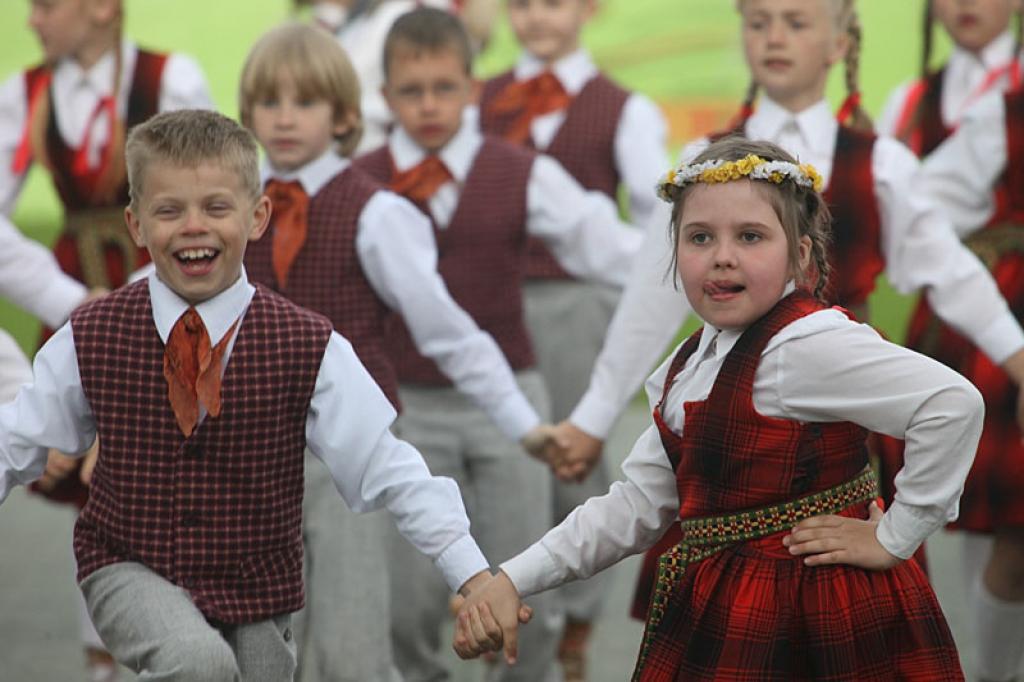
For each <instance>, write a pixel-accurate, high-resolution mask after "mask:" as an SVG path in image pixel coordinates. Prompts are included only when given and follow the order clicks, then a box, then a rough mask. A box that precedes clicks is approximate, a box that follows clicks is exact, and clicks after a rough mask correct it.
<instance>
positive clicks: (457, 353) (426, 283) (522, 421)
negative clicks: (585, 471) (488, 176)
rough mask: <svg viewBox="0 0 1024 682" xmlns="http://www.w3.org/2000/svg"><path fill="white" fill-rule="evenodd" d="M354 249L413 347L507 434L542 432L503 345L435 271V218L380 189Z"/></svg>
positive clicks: (521, 435) (521, 436) (361, 223)
mask: <svg viewBox="0 0 1024 682" xmlns="http://www.w3.org/2000/svg"><path fill="white" fill-rule="evenodd" d="M356 249H357V250H358V253H359V261H360V264H361V265H362V267H363V271H364V272H365V273H366V278H367V280H369V282H370V284H371V286H373V289H374V291H375V292H376V293H377V295H378V296H380V298H381V300H383V301H384V302H385V303H387V304H388V306H390V307H391V308H392V309H393V310H395V311H397V312H398V313H399V314H400V315H401V316H402V319H403V320H404V321H405V323H406V326H407V327H408V328H409V332H410V333H411V334H412V338H413V340H414V341H415V343H416V348H417V349H418V350H419V351H420V352H421V353H422V354H423V355H425V356H427V357H429V358H430V359H431V360H433V361H434V362H436V363H437V365H438V367H439V368H440V369H441V371H442V372H443V373H444V374H445V376H447V377H448V378H449V379H451V380H452V382H453V383H454V384H455V387H456V388H457V389H458V390H459V391H460V392H461V393H463V394H465V395H467V396H469V397H470V398H471V399H472V400H473V401H474V402H475V403H476V404H477V405H479V406H480V408H481V409H483V410H484V411H485V412H486V413H487V414H488V415H489V416H490V417H491V419H492V420H493V421H494V422H495V424H497V425H498V427H499V428H500V429H501V430H502V432H503V433H505V435H507V436H508V437H509V438H511V439H512V440H515V441H522V440H523V439H524V438H526V437H527V436H529V435H533V436H534V437H539V436H540V434H539V433H535V432H534V431H535V430H536V429H537V427H538V426H539V425H540V417H539V416H538V415H537V412H536V411H535V410H534V408H533V406H531V405H530V403H529V401H527V399H526V397H525V396H524V395H523V393H522V391H520V390H519V386H518V384H516V380H515V376H514V375H513V373H512V369H511V368H510V367H509V365H508V361H507V360H506V359H505V356H504V354H503V353H502V352H501V349H500V348H499V347H498V344H497V343H495V342H494V339H493V338H491V336H490V335H489V334H487V333H486V332H484V331H482V330H481V329H480V328H479V327H478V326H477V325H476V323H475V322H474V321H473V318H472V317H470V316H469V314H468V313H466V311H464V310H463V309H462V308H460V307H459V305H458V304H457V303H456V302H455V301H454V300H453V299H452V297H451V294H450V293H449V292H448V288H447V287H446V286H445V283H444V279H442V277H441V275H440V273H438V271H437V242H436V240H435V238H434V232H433V228H432V227H431V224H430V221H429V220H428V219H427V218H426V217H425V216H424V215H423V214H422V213H420V211H419V210H417V209H416V207H415V206H413V205H412V204H411V203H409V202H408V201H406V200H405V199H403V198H401V197H399V196H397V195H394V194H392V193H390V192H378V193H377V194H375V195H374V197H373V198H372V199H371V200H370V202H369V203H368V204H367V206H366V208H365V209H364V210H363V214H362V215H361V216H360V218H359V231H358V234H357V236H356Z"/></svg>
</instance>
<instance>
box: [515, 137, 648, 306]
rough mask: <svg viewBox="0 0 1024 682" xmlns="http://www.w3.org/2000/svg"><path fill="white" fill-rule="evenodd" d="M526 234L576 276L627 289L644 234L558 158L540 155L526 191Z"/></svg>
mask: <svg viewBox="0 0 1024 682" xmlns="http://www.w3.org/2000/svg"><path fill="white" fill-rule="evenodd" d="M526 203H527V218H526V221H527V230H528V231H529V233H530V234H531V235H533V236H535V237H539V238H540V239H543V240H544V242H545V244H547V246H548V248H550V249H551V253H552V254H554V256H555V258H556V259H557V260H558V262H559V264H560V265H561V266H562V267H564V268H565V269H566V270H568V271H569V272H571V273H572V274H573V275H575V276H577V277H581V278H584V279H590V280H594V281H597V282H600V283H602V284H609V285H611V286H614V287H617V288H620V289H621V288H622V287H624V286H625V285H626V282H627V281H628V278H629V270H630V266H631V265H632V262H633V257H634V256H635V255H636V252H637V250H638V249H639V248H640V243H641V241H642V240H643V234H642V233H641V232H640V230H637V229H636V228H634V227H632V226H630V225H627V224H626V223H623V222H622V221H620V220H619V216H618V210H617V209H616V207H615V204H614V203H613V202H612V201H611V200H610V199H609V198H608V197H607V196H605V195H604V194H601V193H600V192H588V191H586V190H585V189H583V187H581V186H580V184H579V183H578V182H576V180H575V179H574V178H573V177H572V176H571V175H569V173H568V172H567V171H566V170H565V169H564V168H562V166H561V165H559V163H558V162H557V161H555V160H554V159H552V158H551V157H548V156H544V155H539V156H538V157H537V158H536V160H535V161H534V162H533V168H532V169H531V171H530V179H529V185H528V187H527V191H526Z"/></svg>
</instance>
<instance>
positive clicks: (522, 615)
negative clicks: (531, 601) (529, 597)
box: [519, 604, 533, 625]
mask: <svg viewBox="0 0 1024 682" xmlns="http://www.w3.org/2000/svg"><path fill="white" fill-rule="evenodd" d="M531 618H533V609H532V608H530V607H529V606H527V605H526V604H522V605H521V606H520V607H519V622H520V623H522V624H523V625H526V624H527V623H529V622H530V619H531Z"/></svg>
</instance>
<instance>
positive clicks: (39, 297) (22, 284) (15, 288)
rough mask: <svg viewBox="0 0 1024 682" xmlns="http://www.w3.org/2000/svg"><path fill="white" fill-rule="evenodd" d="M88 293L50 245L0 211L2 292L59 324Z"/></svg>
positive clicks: (47, 320)
mask: <svg viewBox="0 0 1024 682" xmlns="http://www.w3.org/2000/svg"><path fill="white" fill-rule="evenodd" d="M85 295H86V289H85V287H84V286H82V284H81V283H80V282H78V281H77V280H75V279H73V278H71V277H69V276H68V275H66V274H64V272H63V271H62V270H61V269H60V266H59V265H58V264H57V259H55V258H54V257H53V253H52V252H51V251H50V250H49V249H47V248H46V247H44V246H43V245H42V244H40V243H39V242H37V241H35V240H34V239H29V238H28V237H26V236H25V235H23V234H22V233H21V232H19V231H18V228H16V227H15V226H14V225H13V224H12V223H11V221H9V220H8V219H7V218H6V217H5V216H3V215H0V296H3V297H4V298H6V299H8V300H10V301H11V302H12V303H14V304H15V305H17V306H18V307H20V308H23V309H25V310H26V311H28V312H29V313H31V314H32V315H34V316H36V317H38V318H39V319H40V320H42V321H43V322H44V323H45V324H46V325H47V326H49V327H51V328H56V327H59V326H60V325H62V324H64V322H65V321H66V320H67V319H68V316H69V315H70V314H71V311H72V310H74V309H75V307H76V306H77V305H78V304H79V303H81V302H82V300H83V299H84V298H85Z"/></svg>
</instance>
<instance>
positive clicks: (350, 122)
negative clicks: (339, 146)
mask: <svg viewBox="0 0 1024 682" xmlns="http://www.w3.org/2000/svg"><path fill="white" fill-rule="evenodd" d="M359 116H360V114H359V113H358V112H356V111H351V110H350V111H346V112H345V113H343V114H342V115H341V116H337V117H336V118H335V121H334V137H335V139H341V138H342V137H345V136H346V135H348V134H349V133H350V132H352V130H353V129H354V128H355V127H356V126H357V125H359Z"/></svg>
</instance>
